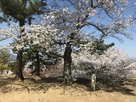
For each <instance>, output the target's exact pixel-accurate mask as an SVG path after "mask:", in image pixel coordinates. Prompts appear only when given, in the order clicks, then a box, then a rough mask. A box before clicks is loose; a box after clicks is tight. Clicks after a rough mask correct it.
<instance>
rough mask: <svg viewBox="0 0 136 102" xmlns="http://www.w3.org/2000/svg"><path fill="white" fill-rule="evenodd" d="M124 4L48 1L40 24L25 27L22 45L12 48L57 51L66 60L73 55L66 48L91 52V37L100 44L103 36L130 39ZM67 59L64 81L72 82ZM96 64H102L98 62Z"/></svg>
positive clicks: (121, 0) (92, 0)
mask: <svg viewBox="0 0 136 102" xmlns="http://www.w3.org/2000/svg"><path fill="white" fill-rule="evenodd" d="M52 1H53V2H52ZM127 3H128V1H127V0H116V1H115V0H51V3H50V4H51V5H50V6H49V10H48V12H47V13H45V14H44V15H43V16H41V22H40V23H39V22H38V23H37V22H33V24H32V25H31V26H28V27H26V29H25V34H26V35H25V36H22V37H21V38H18V39H17V42H21V43H20V44H18V43H15V44H14V45H13V46H14V47H16V48H17V49H18V50H19V49H21V48H24V47H29V46H31V45H37V46H39V47H42V48H44V49H45V50H46V52H47V53H50V52H52V51H53V49H55V48H60V49H59V50H60V51H59V52H60V53H59V54H62V55H63V53H64V52H65V54H64V56H63V57H64V58H65V57H66V56H65V55H68V57H70V56H71V54H72V52H69V51H67V49H66V48H67V47H66V45H68V46H69V50H71V49H72V50H77V49H78V50H80V51H83V50H85V51H86V50H90V49H93V47H94V46H93V45H92V42H93V41H92V37H95V38H98V39H99V40H100V41H102V40H104V39H105V38H106V37H114V38H116V39H118V40H119V41H122V39H121V38H120V36H119V35H124V36H125V37H127V38H130V39H132V36H131V34H130V33H128V31H127V28H128V27H130V26H132V25H133V20H132V19H131V18H129V17H127V15H125V16H124V13H123V12H124V11H125V7H126V5H127ZM61 48H62V49H61ZM82 55H84V53H82ZM86 55H89V53H86ZM95 57H96V56H95ZM98 57H99V56H98ZM116 57H117V56H116ZM104 58H105V59H106V57H104ZM67 59H68V58H66V60H65V61H64V67H65V68H64V69H66V70H64V73H66V74H65V75H64V79H65V78H66V79H65V80H66V82H67V81H68V82H71V81H72V78H71V60H67ZM91 60H92V61H93V60H95V59H93V58H92V59H91ZM87 61H88V60H87ZM110 61H111V60H110ZM108 62H109V61H108ZM111 62H112V61H111ZM111 62H109V64H110V63H111ZM98 63H104V62H101V61H100V60H99V61H98ZM98 65H101V64H98ZM99 68H101V67H99Z"/></svg>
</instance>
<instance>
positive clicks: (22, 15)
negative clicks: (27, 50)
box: [0, 0, 46, 81]
mask: <svg viewBox="0 0 136 102" xmlns="http://www.w3.org/2000/svg"><path fill="white" fill-rule="evenodd" d="M45 6H46V3H45V2H44V0H0V10H1V12H2V13H3V15H4V17H5V18H13V19H15V20H16V21H18V22H19V26H20V28H23V26H24V25H25V21H26V20H27V21H29V24H31V19H32V15H34V14H38V15H39V14H42V13H44V10H45ZM24 30H25V29H24V28H23V29H20V34H19V36H18V37H19V38H21V37H22V36H24V33H23V32H24ZM22 50H23V49H19V50H18V53H17V71H16V75H17V78H18V79H20V80H21V81H23V80H24V77H23V75H22V53H23V52H22Z"/></svg>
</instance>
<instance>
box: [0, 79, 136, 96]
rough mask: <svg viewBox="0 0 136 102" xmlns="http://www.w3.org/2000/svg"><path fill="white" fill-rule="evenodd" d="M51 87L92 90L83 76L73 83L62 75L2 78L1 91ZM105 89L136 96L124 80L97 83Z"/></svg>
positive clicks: (34, 90)
mask: <svg viewBox="0 0 136 102" xmlns="http://www.w3.org/2000/svg"><path fill="white" fill-rule="evenodd" d="M50 88H52V89H59V88H63V89H64V90H65V92H66V91H69V89H74V90H78V91H81V92H82V93H84V91H87V92H92V91H91V87H90V81H89V80H87V79H83V78H78V79H77V80H76V81H75V82H73V84H72V85H65V84H63V78H62V77H61V76H60V77H48V78H38V79H37V78H35V77H30V78H26V79H25V81H24V82H19V81H16V80H15V79H13V78H4V79H2V78H0V91H1V92H3V93H7V92H10V91H24V90H26V91H27V92H28V93H30V92H38V91H41V92H43V93H46V92H47V91H48V90H49V89H50ZM99 90H103V91H105V92H120V93H122V94H125V95H131V96H136V93H134V91H136V90H134V87H128V86H126V85H124V84H123V83H122V82H116V81H115V82H113V81H112V82H100V81H98V82H97V83H96V91H99Z"/></svg>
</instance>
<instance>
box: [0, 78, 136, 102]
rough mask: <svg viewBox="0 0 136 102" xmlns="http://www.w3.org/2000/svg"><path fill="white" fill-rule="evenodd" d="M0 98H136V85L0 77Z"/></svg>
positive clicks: (49, 101) (112, 101)
mask: <svg viewBox="0 0 136 102" xmlns="http://www.w3.org/2000/svg"><path fill="white" fill-rule="evenodd" d="M0 102H136V87H133V86H130V85H125V86H124V85H121V86H105V87H104V86H103V87H101V88H100V89H97V90H96V91H95V92H92V91H90V90H89V88H88V86H87V85H84V83H83V84H81V83H80V84H79V83H74V84H73V85H72V86H65V85H62V84H61V82H59V81H56V80H54V79H50V80H47V79H45V80H41V79H36V80H35V79H28V80H25V81H24V82H19V81H15V80H13V79H7V78H5V79H3V78H2V79H1V78H0Z"/></svg>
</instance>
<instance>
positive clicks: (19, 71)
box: [16, 50, 24, 81]
mask: <svg viewBox="0 0 136 102" xmlns="http://www.w3.org/2000/svg"><path fill="white" fill-rule="evenodd" d="M16 77H17V79H18V80H21V81H23V80H24V77H23V74H22V50H19V51H18V54H17V71H16Z"/></svg>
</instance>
